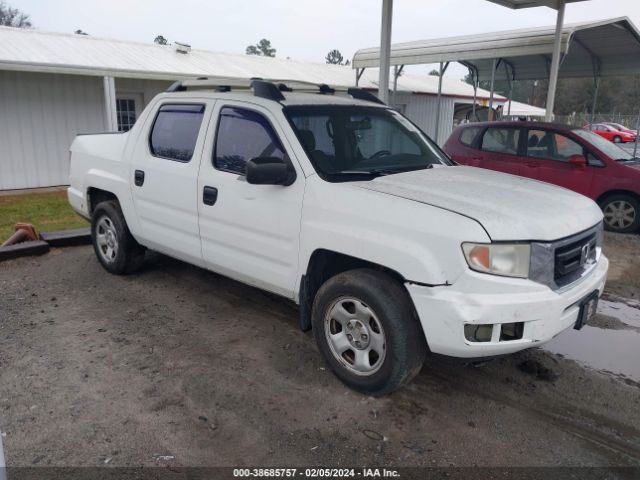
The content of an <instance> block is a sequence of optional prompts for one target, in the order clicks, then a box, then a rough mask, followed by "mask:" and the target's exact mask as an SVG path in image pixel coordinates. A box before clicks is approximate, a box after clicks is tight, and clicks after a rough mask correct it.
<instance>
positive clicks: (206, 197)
mask: <svg viewBox="0 0 640 480" xmlns="http://www.w3.org/2000/svg"><path fill="white" fill-rule="evenodd" d="M216 200H218V189H217V188H214V187H204V189H203V190H202V203H204V204H205V205H213V204H214V203H216Z"/></svg>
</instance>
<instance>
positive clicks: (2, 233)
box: [0, 191, 89, 243]
mask: <svg viewBox="0 0 640 480" xmlns="http://www.w3.org/2000/svg"><path fill="white" fill-rule="evenodd" d="M16 223H32V224H33V225H35V227H36V230H37V231H38V232H48V231H51V230H66V229H70V228H81V227H87V226H88V225H89V224H88V222H86V221H85V220H84V219H83V218H82V217H80V216H78V215H77V214H76V213H75V212H74V211H73V210H72V209H71V207H70V206H69V202H68V201H67V192H65V191H60V192H46V193H28V194H23V195H6V196H4V195H0V243H2V242H4V241H5V240H6V239H7V238H9V237H10V236H11V235H12V234H13V232H14V228H13V227H14V225H15V224H16Z"/></svg>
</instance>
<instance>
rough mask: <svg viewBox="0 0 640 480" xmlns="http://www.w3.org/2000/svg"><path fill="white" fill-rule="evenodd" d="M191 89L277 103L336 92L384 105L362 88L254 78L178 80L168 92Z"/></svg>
mask: <svg viewBox="0 0 640 480" xmlns="http://www.w3.org/2000/svg"><path fill="white" fill-rule="evenodd" d="M189 88H209V89H213V90H215V91H216V92H230V91H232V90H253V94H254V95H255V96H256V97H261V98H266V99H269V100H273V101H276V102H282V101H283V100H285V96H284V95H283V94H282V92H307V93H319V94H321V95H333V94H335V93H336V92H343V93H346V94H347V95H350V96H351V97H353V98H355V99H357V100H364V101H367V102H374V103H378V104H380V105H384V102H383V101H382V100H380V99H379V98H378V97H376V96H375V95H374V94H372V93H371V92H368V91H367V90H364V89H362V88H356V87H350V88H344V87H342V88H341V87H333V86H329V85H327V84H326V83H320V84H318V83H312V82H305V81H300V80H265V79H262V78H258V77H254V78H251V79H244V78H218V79H215V80H210V79H209V78H207V77H200V78H197V79H195V80H178V81H177V82H174V83H173V84H172V85H171V86H170V87H169V88H167V92H184V91H186V90H188V89H189Z"/></svg>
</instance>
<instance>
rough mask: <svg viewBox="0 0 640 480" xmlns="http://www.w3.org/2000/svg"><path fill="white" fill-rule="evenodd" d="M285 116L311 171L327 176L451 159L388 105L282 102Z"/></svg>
mask: <svg viewBox="0 0 640 480" xmlns="http://www.w3.org/2000/svg"><path fill="white" fill-rule="evenodd" d="M285 115H286V116H287V118H288V119H289V122H290V123H291V125H292V126H293V128H294V130H295V132H296V135H297V136H298V139H299V140H300V143H301V144H302V146H303V147H304V149H305V151H306V152H307V155H309V158H310V159H311V162H312V163H313V166H314V168H315V169H316V171H317V172H318V173H319V174H320V175H321V176H322V177H323V178H325V179H327V180H330V181H344V180H353V179H354V177H356V178H357V177H360V178H358V179H359V180H360V179H362V180H365V179H367V178H375V177H376V176H380V175H392V174H394V173H400V172H406V171H409V170H421V169H425V168H431V167H432V166H433V165H451V164H452V163H451V162H450V160H449V159H448V158H447V156H446V155H445V154H444V153H443V152H442V151H441V150H440V149H439V148H438V147H437V146H436V145H435V144H434V143H433V142H432V141H431V140H429V138H427V136H426V135H425V134H424V133H422V132H421V131H420V129H418V128H417V127H416V126H415V125H413V124H412V123H411V122H410V121H409V120H407V119H406V118H405V117H403V116H402V115H400V114H399V113H397V112H395V111H393V110H390V109H386V108H378V107H360V106H352V105H349V106H340V105H305V106H291V107H287V108H285Z"/></svg>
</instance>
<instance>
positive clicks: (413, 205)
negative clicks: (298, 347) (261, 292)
mask: <svg viewBox="0 0 640 480" xmlns="http://www.w3.org/2000/svg"><path fill="white" fill-rule="evenodd" d="M319 182H322V183H319ZM465 241H470V242H489V241H490V239H489V237H488V235H487V234H486V232H485V231H484V229H483V228H482V226H481V225H480V224H479V223H478V222H476V221H474V220H472V219H470V218H467V217H464V216H462V215H459V214H457V213H454V212H450V211H448V210H444V209H441V208H438V207H434V206H431V205H426V204H423V203H419V202H415V201H412V200H407V199H404V198H399V197H395V196H392V195H387V194H385V193H380V192H375V191H371V190H366V189H362V188H356V187H354V186H352V185H350V184H348V183H329V182H325V181H323V180H322V179H319V178H318V177H316V176H313V177H310V178H309V179H308V184H307V189H306V191H305V199H304V206H303V215H302V225H301V244H300V262H299V264H300V270H301V273H304V272H305V271H306V267H307V265H308V263H309V259H310V258H311V255H312V254H313V252H314V251H315V250H317V249H325V250H331V251H334V252H337V253H343V254H345V255H350V256H352V257H356V258H359V259H362V260H366V261H369V262H372V263H376V264H379V265H382V266H384V267H386V268H389V269H392V270H394V271H396V272H398V273H399V274H400V275H402V276H403V277H404V279H405V280H407V281H410V282H416V283H423V284H426V285H445V284H453V283H455V281H456V280H457V279H458V277H459V276H460V275H461V274H462V273H463V272H464V271H466V270H467V268H468V267H467V264H466V261H465V260H464V256H463V255H462V249H461V243H462V242H465Z"/></svg>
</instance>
